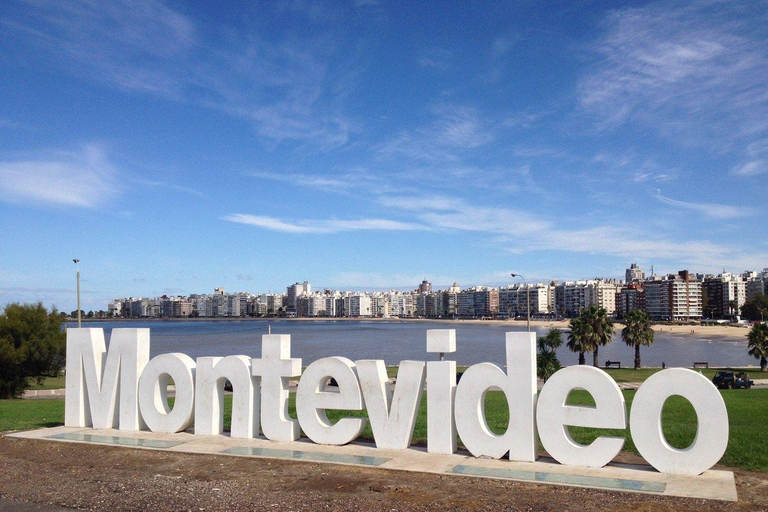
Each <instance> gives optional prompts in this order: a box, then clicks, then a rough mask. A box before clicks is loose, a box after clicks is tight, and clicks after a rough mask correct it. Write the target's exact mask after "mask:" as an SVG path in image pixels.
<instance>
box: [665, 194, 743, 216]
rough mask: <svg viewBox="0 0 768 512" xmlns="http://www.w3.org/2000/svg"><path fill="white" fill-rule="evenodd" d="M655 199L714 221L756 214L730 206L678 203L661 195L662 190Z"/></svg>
mask: <svg viewBox="0 0 768 512" xmlns="http://www.w3.org/2000/svg"><path fill="white" fill-rule="evenodd" d="M655 197H656V199H658V200H659V201H660V202H662V203H664V204H666V205H669V206H674V207H676V208H682V209H684V210H691V211H694V212H697V213H700V214H702V215H704V216H706V217H710V218H713V219H737V218H740V217H748V216H750V215H753V214H754V212H753V211H752V210H751V209H750V208H744V207H738V206H730V205H727V204H718V203H689V202H686V201H678V200H676V199H671V198H669V197H665V196H663V195H661V191H660V190H657V191H656V195H655Z"/></svg>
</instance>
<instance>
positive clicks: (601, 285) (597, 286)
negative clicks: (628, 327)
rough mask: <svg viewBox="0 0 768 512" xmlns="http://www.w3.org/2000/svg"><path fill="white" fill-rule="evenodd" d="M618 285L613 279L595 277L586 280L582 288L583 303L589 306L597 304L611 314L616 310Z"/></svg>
mask: <svg viewBox="0 0 768 512" xmlns="http://www.w3.org/2000/svg"><path fill="white" fill-rule="evenodd" d="M618 291H619V285H618V284H617V283H616V281H613V280H604V279H595V280H592V281H588V282H587V285H586V287H585V289H584V304H585V305H586V306H585V307H589V306H591V305H592V304H597V305H598V306H600V307H601V308H603V309H605V311H606V312H607V313H608V314H609V315H612V314H614V312H615V311H616V293H617V292H618Z"/></svg>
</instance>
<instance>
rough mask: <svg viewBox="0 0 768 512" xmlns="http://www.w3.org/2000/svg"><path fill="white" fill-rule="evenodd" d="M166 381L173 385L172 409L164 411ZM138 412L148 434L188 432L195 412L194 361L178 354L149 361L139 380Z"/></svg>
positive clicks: (166, 395) (165, 407)
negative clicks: (174, 386) (174, 387)
mask: <svg viewBox="0 0 768 512" xmlns="http://www.w3.org/2000/svg"><path fill="white" fill-rule="evenodd" d="M169 379H173V382H174V384H175V385H176V398H175V400H174V403H173V409H171V408H170V407H168V381H169ZM139 410H140V411H141V416H142V417H143V418H144V422H145V423H146V424H147V427H148V428H149V430H151V431H152V432H161V433H165V434H173V433H175V432H180V431H182V430H186V429H187V428H189V426H190V425H192V419H193V417H194V412H195V361H194V360H193V359H192V358H191V357H189V356H188V355H186V354H180V353H173V354H162V355H159V356H157V357H154V358H152V359H151V360H150V361H149V363H147V366H146V367H145V368H144V372H143V373H142V374H141V378H140V379H139Z"/></svg>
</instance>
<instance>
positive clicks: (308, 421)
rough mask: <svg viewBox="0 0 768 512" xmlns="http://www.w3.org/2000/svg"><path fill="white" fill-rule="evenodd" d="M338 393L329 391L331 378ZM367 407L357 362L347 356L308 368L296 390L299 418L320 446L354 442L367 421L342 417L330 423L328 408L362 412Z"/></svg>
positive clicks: (308, 435) (313, 364) (316, 362)
mask: <svg viewBox="0 0 768 512" xmlns="http://www.w3.org/2000/svg"><path fill="white" fill-rule="evenodd" d="M331 378H333V379H334V380H335V381H336V384H338V391H331V390H328V389H327V386H326V383H327V382H328V379H331ZM363 408H365V403H364V402H363V395H362V393H361V392H360V385H359V384H358V381H357V370H356V368H355V363H353V362H352V361H350V360H349V359H347V358H346V357H326V358H324V359H318V360H317V361H315V362H314V363H312V364H310V365H309V366H307V369H306V370H304V373H303V374H302V375H301V380H300V381H299V387H298V389H297V390H296V415H297V416H298V418H299V423H300V424H301V429H302V430H303V431H304V433H305V434H307V437H308V438H310V439H311V440H312V441H314V442H316V443H318V444H334V445H342V444H347V443H351V442H352V441H354V440H355V439H357V437H358V436H359V435H360V432H362V431H363V427H365V418H342V419H340V420H339V421H338V422H336V424H333V423H331V421H330V420H329V419H328V415H327V414H326V410H327V409H336V410H345V411H361V410H363Z"/></svg>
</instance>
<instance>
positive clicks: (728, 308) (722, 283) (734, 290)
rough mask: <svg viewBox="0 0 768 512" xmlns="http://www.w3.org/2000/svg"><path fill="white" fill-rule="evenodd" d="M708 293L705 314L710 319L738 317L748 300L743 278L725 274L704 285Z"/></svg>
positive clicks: (705, 282)
mask: <svg viewBox="0 0 768 512" xmlns="http://www.w3.org/2000/svg"><path fill="white" fill-rule="evenodd" d="M702 286H703V289H704V290H705V291H706V293H707V304H706V310H705V311H704V313H705V314H706V315H708V316H709V317H710V318H726V317H732V316H734V315H738V314H739V311H740V310H741V306H743V305H744V302H746V300H747V283H746V282H745V281H744V279H743V278H742V277H741V276H737V275H735V274H730V273H723V274H720V275H718V276H716V277H714V276H713V277H709V278H707V279H705V280H704V282H703V283H702Z"/></svg>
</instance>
